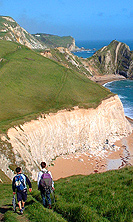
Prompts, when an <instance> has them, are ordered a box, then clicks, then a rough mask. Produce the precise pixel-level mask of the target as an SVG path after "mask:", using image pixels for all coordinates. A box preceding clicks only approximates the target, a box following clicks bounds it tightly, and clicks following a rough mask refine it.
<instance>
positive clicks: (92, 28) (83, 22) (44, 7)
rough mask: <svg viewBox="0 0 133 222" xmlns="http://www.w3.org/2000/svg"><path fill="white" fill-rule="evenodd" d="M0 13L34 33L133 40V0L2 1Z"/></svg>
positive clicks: (93, 38)
mask: <svg viewBox="0 0 133 222" xmlns="http://www.w3.org/2000/svg"><path fill="white" fill-rule="evenodd" d="M0 15H2V16H11V17H12V18H13V19H14V20H15V21H16V22H17V23H18V24H19V25H20V26H22V27H23V28H25V29H26V30H27V31H28V32H29V33H31V34H35V33H47V34H54V35H59V36H72V37H73V38H75V40H114V39H116V40H118V41H120V40H122V39H131V40H132V39H133V0H0Z"/></svg>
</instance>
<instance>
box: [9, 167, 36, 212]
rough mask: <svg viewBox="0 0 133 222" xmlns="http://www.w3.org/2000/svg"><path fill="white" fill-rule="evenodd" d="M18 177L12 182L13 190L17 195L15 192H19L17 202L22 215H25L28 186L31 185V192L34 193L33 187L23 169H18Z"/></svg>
mask: <svg viewBox="0 0 133 222" xmlns="http://www.w3.org/2000/svg"><path fill="white" fill-rule="evenodd" d="M16 173H17V175H16V176H15V177H14V178H13V181H12V190H13V194H14V195H15V193H16V192H15V190H17V201H18V206H19V210H20V214H23V211H24V205H25V201H26V200H27V185H26V183H27V184H28V185H29V192H31V191H32V185H31V182H30V180H29V178H28V177H27V176H26V175H25V174H22V171H21V168H20V167H17V168H16Z"/></svg>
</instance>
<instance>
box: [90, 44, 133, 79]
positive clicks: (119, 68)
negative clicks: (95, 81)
mask: <svg viewBox="0 0 133 222" xmlns="http://www.w3.org/2000/svg"><path fill="white" fill-rule="evenodd" d="M132 60H133V52H131V51H130V49H129V47H128V46H127V45H126V44H124V43H122V42H118V41H116V40H114V41H112V42H111V43H110V44H109V45H108V46H104V47H103V48H102V49H100V50H98V51H97V52H96V53H95V54H94V55H93V56H92V57H91V58H90V59H89V60H88V63H89V66H90V67H91V69H92V70H93V75H97V74H101V75H104V74H120V75H123V76H125V77H128V78H133V62H132Z"/></svg>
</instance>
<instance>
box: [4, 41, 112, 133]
mask: <svg viewBox="0 0 133 222" xmlns="http://www.w3.org/2000/svg"><path fill="white" fill-rule="evenodd" d="M0 59H1V62H0V105H1V109H0V130H2V131H4V130H7V128H8V127H10V126H11V125H12V124H19V123H20V122H18V121H20V120H22V121H27V120H28V119H32V118H35V116H37V115H38V114H39V113H42V112H45V113H46V112H56V111H57V110H60V109H64V108H72V107H73V106H77V105H78V106H79V107H85V108H88V107H96V106H98V104H99V103H100V102H101V101H102V100H103V99H104V98H106V97H108V96H110V95H111V93H110V92H109V91H108V90H107V89H105V88H104V87H102V86H100V85H98V84H95V83H94V82H92V81H90V80H89V79H88V78H87V77H86V76H84V75H82V74H79V73H78V72H76V71H74V70H72V69H68V68H66V67H64V66H62V65H60V64H59V63H57V62H55V61H52V60H50V59H47V58H44V57H43V56H41V55H40V54H38V53H36V52H34V51H32V50H30V49H28V48H27V47H25V46H22V45H19V44H17V43H13V42H8V41H3V40H1V41H0Z"/></svg>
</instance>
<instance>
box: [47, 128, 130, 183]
mask: <svg viewBox="0 0 133 222" xmlns="http://www.w3.org/2000/svg"><path fill="white" fill-rule="evenodd" d="M114 145H115V146H114V147H115V149H116V150H113V151H111V150H105V151H104V152H103V153H102V154H101V153H95V152H94V153H93V152H92V153H89V152H84V153H82V152H77V153H74V154H71V155H63V156H60V157H57V158H56V160H54V161H53V162H52V164H51V166H50V167H49V168H48V170H50V171H51V172H52V175H53V179H54V180H58V179H60V178H65V177H69V176H72V175H79V174H81V175H89V174H92V173H100V172H105V171H107V170H112V169H120V168H122V167H124V166H126V165H133V132H132V134H131V135H129V136H128V137H124V138H123V139H122V140H119V141H117V142H116V143H115V144H114Z"/></svg>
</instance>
